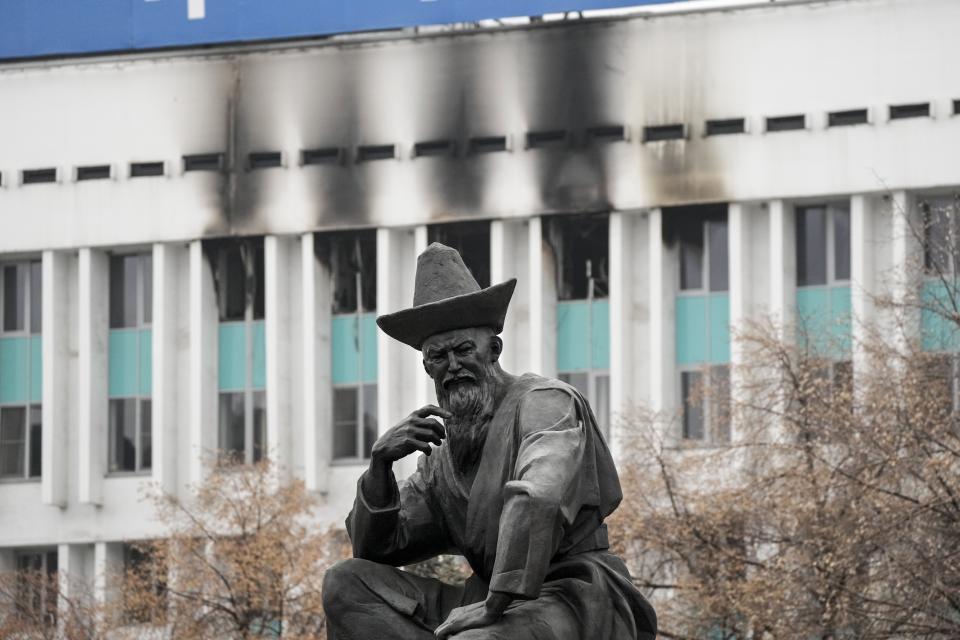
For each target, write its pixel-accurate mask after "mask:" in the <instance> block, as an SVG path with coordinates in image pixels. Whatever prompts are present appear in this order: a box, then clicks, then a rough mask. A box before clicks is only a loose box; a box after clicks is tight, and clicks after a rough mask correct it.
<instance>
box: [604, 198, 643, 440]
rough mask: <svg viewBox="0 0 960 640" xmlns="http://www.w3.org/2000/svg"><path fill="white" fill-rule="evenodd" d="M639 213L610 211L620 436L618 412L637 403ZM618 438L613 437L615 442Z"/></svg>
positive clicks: (615, 408)
mask: <svg viewBox="0 0 960 640" xmlns="http://www.w3.org/2000/svg"><path fill="white" fill-rule="evenodd" d="M636 224H637V216H636V215H634V214H632V213H623V212H616V213H611V214H610V230H609V233H610V241H609V246H610V413H611V436H616V435H617V429H616V427H617V423H618V422H619V420H618V419H617V416H618V415H621V414H623V413H624V412H626V411H629V409H630V408H631V407H632V406H634V404H635V402H636V399H635V398H634V397H633V389H634V381H633V378H634V376H633V370H634V366H635V363H634V362H633V361H632V354H633V350H634V346H633V343H634V340H633V334H634V328H633V323H634V318H633V306H634V300H633V290H634V287H633V278H632V272H633V269H632V266H633V265H632V260H633V254H634V252H633V250H632V246H631V241H632V240H633V235H634V233H633V228H634V226H635V225H636ZM618 440H619V438H617V437H611V444H612V445H616V443H617V442H618Z"/></svg>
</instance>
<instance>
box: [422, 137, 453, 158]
mask: <svg viewBox="0 0 960 640" xmlns="http://www.w3.org/2000/svg"><path fill="white" fill-rule="evenodd" d="M456 152H457V145H456V144H454V142H453V141H452V140H428V141H426V142H418V143H416V144H415V145H413V155H414V156H416V157H418V158H420V157H423V156H452V155H454V154H456Z"/></svg>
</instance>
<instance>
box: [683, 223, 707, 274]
mask: <svg viewBox="0 0 960 640" xmlns="http://www.w3.org/2000/svg"><path fill="white" fill-rule="evenodd" d="M701 224H702V223H700V222H699V221H698V222H696V223H691V225H690V227H691V228H690V229H683V231H686V233H683V235H682V236H681V238H680V289H682V290H685V291H686V290H697V289H702V288H703V231H702V230H703V227H702V226H701Z"/></svg>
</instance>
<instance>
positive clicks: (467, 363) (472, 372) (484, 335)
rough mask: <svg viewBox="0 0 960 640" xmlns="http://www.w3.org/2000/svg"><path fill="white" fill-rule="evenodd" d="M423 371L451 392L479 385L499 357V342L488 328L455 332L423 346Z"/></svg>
mask: <svg viewBox="0 0 960 640" xmlns="http://www.w3.org/2000/svg"><path fill="white" fill-rule="evenodd" d="M422 352H423V367H424V369H426V370H427V374H428V375H429V376H430V377H431V378H433V380H434V382H436V383H437V386H438V387H442V388H443V390H444V391H446V392H448V393H449V392H451V391H453V390H454V388H455V387H456V386H457V385H464V384H472V385H476V384H478V383H480V382H482V381H483V379H484V378H485V377H486V376H487V374H488V372H489V370H490V365H491V363H493V362H496V361H497V359H499V357H500V349H499V339H498V338H496V336H495V335H494V332H493V330H492V329H490V328H488V327H472V328H469V329H455V330H453V331H447V332H445V333H438V334H436V335H433V336H430V337H429V338H427V339H426V340H425V341H424V342H423V348H422Z"/></svg>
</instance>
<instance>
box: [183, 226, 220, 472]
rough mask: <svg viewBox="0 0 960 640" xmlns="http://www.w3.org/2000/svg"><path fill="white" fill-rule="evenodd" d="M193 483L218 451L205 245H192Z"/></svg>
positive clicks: (212, 307)
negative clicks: (210, 457)
mask: <svg viewBox="0 0 960 640" xmlns="http://www.w3.org/2000/svg"><path fill="white" fill-rule="evenodd" d="M189 251H190V356H189V361H190V370H189V375H190V419H189V425H188V428H189V441H190V452H189V456H190V474H189V478H190V482H191V483H194V484H196V483H199V482H200V481H201V480H203V477H204V469H205V467H206V463H207V462H209V456H211V455H212V454H213V452H214V449H215V448H216V433H217V431H216V430H217V423H216V421H217V300H216V294H215V291H214V288H213V274H212V272H211V271H210V265H209V264H208V263H207V259H206V257H205V256H204V254H203V242H201V241H200V240H195V241H193V242H191V243H190V250H189Z"/></svg>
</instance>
